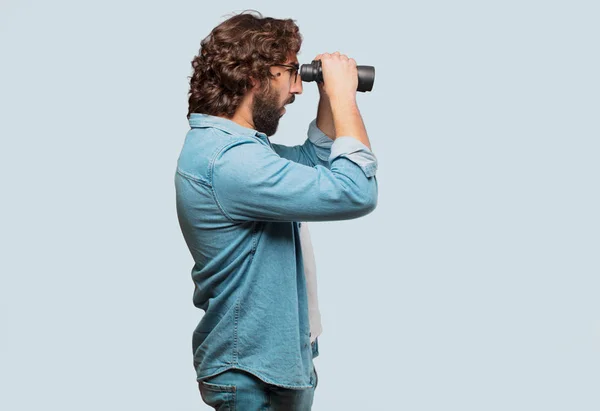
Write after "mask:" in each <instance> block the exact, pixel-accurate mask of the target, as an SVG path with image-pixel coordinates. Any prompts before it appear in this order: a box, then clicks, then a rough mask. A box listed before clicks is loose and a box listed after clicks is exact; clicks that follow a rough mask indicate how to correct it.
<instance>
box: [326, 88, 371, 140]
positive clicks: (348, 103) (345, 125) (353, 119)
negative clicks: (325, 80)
mask: <svg viewBox="0 0 600 411" xmlns="http://www.w3.org/2000/svg"><path fill="white" fill-rule="evenodd" d="M330 101H331V109H332V110H331V112H332V117H333V124H334V129H335V133H336V137H341V136H349V137H354V138H355V139H357V140H358V141H360V142H361V143H363V144H364V145H365V146H367V147H368V148H369V150H370V149H371V143H370V142H369V137H368V135H367V130H366V128H365V124H364V122H363V119H362V116H361V115H360V111H359V110H358V105H357V104H356V100H355V99H354V98H336V99H331V100H330Z"/></svg>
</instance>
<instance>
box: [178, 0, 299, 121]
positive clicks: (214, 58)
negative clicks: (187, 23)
mask: <svg viewBox="0 0 600 411" xmlns="http://www.w3.org/2000/svg"><path fill="white" fill-rule="evenodd" d="M247 11H248V10H245V11H243V12H241V13H240V14H237V15H234V16H233V17H230V18H229V19H227V20H225V21H224V22H222V23H221V24H219V25H218V26H216V27H215V28H214V29H213V30H212V31H211V33H210V34H209V35H208V36H207V37H206V38H205V39H203V40H202V41H201V42H200V51H199V53H198V55H197V56H195V57H194V59H193V60H192V67H193V69H194V73H193V75H192V76H191V77H189V79H190V91H189V93H188V94H189V99H188V114H187V117H188V119H189V118H190V114H191V113H205V114H211V115H225V116H226V117H233V115H234V113H235V111H236V110H237V108H238V106H239V105H240V103H241V102H242V99H243V97H244V95H245V94H246V92H247V91H248V90H250V89H251V88H252V84H251V82H250V77H251V76H252V78H254V79H255V80H256V81H257V82H258V84H259V86H260V87H261V88H263V89H264V88H265V87H268V83H269V77H270V75H271V73H270V71H269V67H270V66H272V65H273V64H282V63H285V62H286V60H287V58H288V56H290V54H292V53H293V54H297V53H298V52H299V51H300V46H301V45H302V36H301V34H300V31H299V28H298V26H297V25H296V23H295V20H292V19H275V18H271V17H263V16H262V14H261V13H259V12H257V11H256V10H250V12H249V13H246V12H247ZM252 11H254V12H255V13H256V15H255V14H253V13H252Z"/></svg>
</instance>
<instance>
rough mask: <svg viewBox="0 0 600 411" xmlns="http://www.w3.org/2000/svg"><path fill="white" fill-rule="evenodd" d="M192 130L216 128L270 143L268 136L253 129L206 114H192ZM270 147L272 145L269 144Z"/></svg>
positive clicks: (190, 121) (190, 120)
mask: <svg viewBox="0 0 600 411" xmlns="http://www.w3.org/2000/svg"><path fill="white" fill-rule="evenodd" d="M189 123H190V127H191V128H202V127H214V128H218V129H219V130H222V131H224V132H226V133H228V134H234V135H237V136H240V135H241V136H248V137H259V138H260V139H261V140H264V141H267V142H269V143H270V141H269V139H268V138H267V135H266V134H265V133H262V132H260V131H257V130H254V129H252V128H248V127H244V126H241V125H239V124H238V123H236V122H235V121H233V120H229V119H227V118H223V117H218V116H213V115H210V114H204V113H191V114H190V119H189ZM269 145H270V144H269Z"/></svg>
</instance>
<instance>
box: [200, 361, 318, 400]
mask: <svg viewBox="0 0 600 411" xmlns="http://www.w3.org/2000/svg"><path fill="white" fill-rule="evenodd" d="M313 370H314V372H313V375H312V378H311V383H312V385H313V387H312V388H307V389H302V390H293V389H287V388H282V387H278V386H276V385H271V384H267V383H266V382H264V381H262V380H261V379H259V378H258V377H256V376H254V375H253V374H250V373H248V372H246V371H243V370H238V369H229V370H227V371H225V372H222V373H221V374H218V375H215V376H214V377H210V378H209V379H208V380H203V381H200V382H198V387H199V389H200V395H201V396H202V400H203V401H204V402H205V403H206V404H208V405H210V406H211V407H213V408H214V409H215V410H217V411H310V409H311V407H312V404H313V398H314V394H315V389H316V388H317V385H318V382H319V377H318V376H317V370H316V369H315V368H314V364H313Z"/></svg>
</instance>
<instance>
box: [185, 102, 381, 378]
mask: <svg viewBox="0 0 600 411" xmlns="http://www.w3.org/2000/svg"><path fill="white" fill-rule="evenodd" d="M189 124H190V127H191V129H190V130H189V131H188V133H187V135H186V137H185V141H184V143H183V147H182V150H181V153H180V155H179V158H178V161H177V169H176V173H175V189H176V205H177V216H178V219H179V224H180V228H181V231H182V233H183V236H184V239H185V241H186V244H187V246H188V248H189V250H190V253H191V254H192V258H193V260H194V266H193V268H192V270H191V276H192V280H193V282H194V293H193V303H194V305H195V306H196V307H198V308H200V309H202V310H203V311H204V315H203V317H202V318H201V320H200V322H199V323H198V325H197V326H196V329H195V330H194V332H193V335H192V352H193V358H194V368H195V370H196V374H197V378H196V379H197V381H200V380H203V379H207V378H208V377H211V376H213V375H216V374H219V373H221V372H224V371H226V370H228V369H232V368H235V369H240V370H245V371H247V372H249V373H251V374H253V375H255V376H257V377H258V378H260V379H261V380H263V381H264V382H266V383H268V384H273V385H277V386H280V387H284V388H291V389H303V388H310V387H311V382H312V381H311V375H312V372H313V362H312V359H313V358H314V357H316V356H317V355H318V348H316V347H318V346H317V345H316V344H315V343H317V341H315V342H314V343H313V345H314V346H311V343H310V325H309V317H308V301H307V290H306V281H305V276H304V267H303V261H302V250H301V244H300V236H299V226H298V224H299V222H301V221H332V220H347V219H353V218H358V217H361V216H364V215H366V214H369V213H370V212H371V211H373V210H374V209H375V207H376V205H377V181H376V179H375V172H376V169H377V160H376V158H375V156H374V155H373V153H372V152H371V150H369V149H368V147H367V146H365V145H364V144H363V143H361V142H360V141H358V140H356V139H355V138H352V137H347V136H342V137H338V138H336V139H335V141H334V140H332V139H330V138H329V137H327V135H325V134H324V133H322V132H321V131H320V130H319V129H318V128H317V126H316V119H315V120H313V121H312V122H311V123H310V125H309V128H308V138H307V139H306V141H305V142H304V144H302V145H298V146H294V147H288V146H284V145H279V144H272V143H271V142H270V141H269V139H268V137H267V136H266V134H264V133H261V132H258V131H256V130H253V129H250V128H246V127H243V126H241V125H239V124H237V123H235V122H233V121H232V120H228V119H225V118H221V117H216V116H211V115H207V114H199V113H193V114H191V115H190V119H189Z"/></svg>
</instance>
